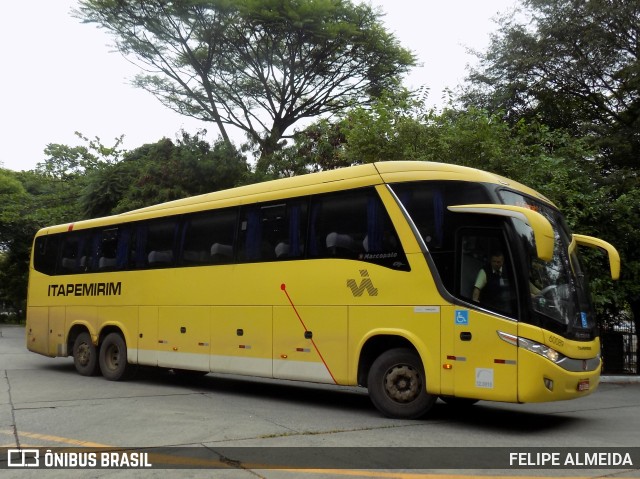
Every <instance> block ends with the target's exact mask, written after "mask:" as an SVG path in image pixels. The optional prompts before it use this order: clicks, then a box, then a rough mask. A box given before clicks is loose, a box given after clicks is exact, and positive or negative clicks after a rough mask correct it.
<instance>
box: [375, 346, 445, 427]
mask: <svg viewBox="0 0 640 479" xmlns="http://www.w3.org/2000/svg"><path fill="white" fill-rule="evenodd" d="M367 387H368V389H369V397H370V398H371V402H373V404H374V405H375V406H376V407H377V408H378V410H379V411H380V412H381V413H382V414H384V415H385V416H387V417H391V418H396V419H416V418H419V417H422V416H424V415H425V414H426V413H427V412H429V410H430V409H431V407H432V406H433V404H434V403H435V402H436V399H437V397H436V396H434V395H432V394H429V393H427V385H426V378H425V374H424V368H423V366H422V361H421V360H420V357H419V356H418V355H417V354H415V353H414V352H412V351H410V350H408V349H404V348H396V349H390V350H389V351H385V352H384V353H382V354H381V355H380V356H378V358H377V359H376V360H375V361H374V362H373V364H372V365H371V369H370V370H369V377H368V386H367Z"/></svg>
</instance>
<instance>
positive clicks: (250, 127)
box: [75, 0, 415, 171]
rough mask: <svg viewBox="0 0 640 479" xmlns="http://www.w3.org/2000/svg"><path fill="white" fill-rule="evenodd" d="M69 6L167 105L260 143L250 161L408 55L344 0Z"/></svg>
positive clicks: (391, 77)
mask: <svg viewBox="0 0 640 479" xmlns="http://www.w3.org/2000/svg"><path fill="white" fill-rule="evenodd" d="M75 14H76V16H77V17H79V18H80V19H82V20H83V21H85V22H88V23H96V24H98V25H99V26H101V27H103V28H105V29H107V30H108V31H109V32H111V33H112V34H113V35H114V37H115V39H116V46H117V48H118V49H119V50H120V52H122V54H123V55H125V56H126V57H129V58H132V59H134V61H136V62H138V63H139V64H140V65H141V67H142V68H143V69H144V70H145V73H144V74H140V75H138V76H137V77H136V80H135V84H136V85H137V86H139V87H141V88H143V89H145V90H147V91H149V92H150V93H152V94H153V95H155V96H156V97H157V98H158V99H159V100H160V101H161V102H162V103H163V104H164V105H166V106H168V107H169V108H172V109H173V110H175V111H177V112H179V113H181V114H184V115H188V116H192V117H194V118H198V119H201V120H204V121H211V122H215V124H216V126H217V128H218V129H219V131H220V134H221V136H222V138H223V139H224V141H225V142H226V143H228V144H230V143H231V141H230V138H229V133H228V131H227V126H233V127H236V128H239V129H240V130H241V131H243V132H244V133H245V134H246V135H247V137H248V138H249V140H250V141H251V142H252V143H253V144H255V145H258V147H259V150H260V155H261V156H260V160H259V162H258V170H261V171H264V170H266V168H267V166H268V165H267V164H266V161H267V158H269V156H270V155H271V153H273V152H274V151H277V150H278V149H279V148H280V147H281V146H282V143H281V140H282V139H283V138H286V137H287V133H286V132H287V130H288V129H289V128H290V127H291V126H292V125H294V124H295V123H296V122H298V121H300V120H302V119H305V118H314V117H317V116H320V115H324V114H332V113H336V112H339V111H341V110H343V109H344V108H345V107H347V106H349V105H351V104H353V103H354V102H363V101H366V100H367V99H368V98H369V97H375V96H376V95H379V94H380V93H381V92H382V91H384V90H385V89H387V88H390V87H393V86H395V85H397V84H398V82H399V78H400V76H401V75H402V74H403V73H405V72H406V71H407V70H408V68H409V67H411V66H413V65H414V64H415V58H414V56H413V54H412V53H410V52H409V51H408V50H405V49H403V48H402V47H400V45H399V44H398V41H397V40H396V38H395V37H394V36H393V35H391V34H390V33H388V32H386V31H385V29H384V28H383V26H382V24H381V22H380V14H379V13H376V12H375V11H374V10H372V8H371V7H370V6H368V5H366V4H358V5H354V4H352V3H351V2H350V1H349V0H235V1H229V0H208V1H205V0H177V1H173V2H168V1H166V0H150V1H145V2H140V1H133V0H130V1H128V0H119V1H113V0H82V1H81V2H80V7H79V9H78V10H77V11H76V12H75Z"/></svg>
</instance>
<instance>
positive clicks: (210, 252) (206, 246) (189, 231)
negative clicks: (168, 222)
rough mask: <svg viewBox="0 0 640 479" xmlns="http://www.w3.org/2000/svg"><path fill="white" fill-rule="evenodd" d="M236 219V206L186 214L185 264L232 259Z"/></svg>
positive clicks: (183, 249) (183, 258) (183, 248)
mask: <svg viewBox="0 0 640 479" xmlns="http://www.w3.org/2000/svg"><path fill="white" fill-rule="evenodd" d="M236 220H237V209H236V208H232V209H225V210H216V211H207V212H204V213H198V214H195V215H189V216H188V217H186V219H185V225H184V237H183V242H182V264H185V265H198V264H212V263H230V262H232V261H233V259H234V249H233V242H234V234H235V229H236Z"/></svg>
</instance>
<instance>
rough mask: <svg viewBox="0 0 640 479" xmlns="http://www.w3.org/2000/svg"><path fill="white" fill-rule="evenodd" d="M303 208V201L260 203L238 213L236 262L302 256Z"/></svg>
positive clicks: (304, 209) (304, 202)
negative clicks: (238, 226) (238, 229)
mask: <svg viewBox="0 0 640 479" xmlns="http://www.w3.org/2000/svg"><path fill="white" fill-rule="evenodd" d="M306 212H307V205H306V200H305V199H291V200H288V201H286V202H277V203H260V204H255V205H250V206H246V207H244V208H243V209H242V214H241V219H240V231H239V242H238V244H239V250H238V259H239V260H240V261H271V260H284V259H295V258H301V257H302V256H303V254H304V249H305V245H304V238H305V227H306Z"/></svg>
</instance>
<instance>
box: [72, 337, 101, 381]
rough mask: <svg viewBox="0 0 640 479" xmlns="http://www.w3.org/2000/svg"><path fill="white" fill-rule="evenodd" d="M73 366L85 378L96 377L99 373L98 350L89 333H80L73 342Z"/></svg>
mask: <svg viewBox="0 0 640 479" xmlns="http://www.w3.org/2000/svg"><path fill="white" fill-rule="evenodd" d="M73 365H74V366H75V367H76V371H78V373H80V374H82V375H83V376H95V375H96V374H97V373H98V350H97V348H96V347H95V345H94V344H93V341H91V335H90V334H89V333H87V332H84V333H80V334H79V335H78V337H77V338H76V340H75V341H74V342H73Z"/></svg>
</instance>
